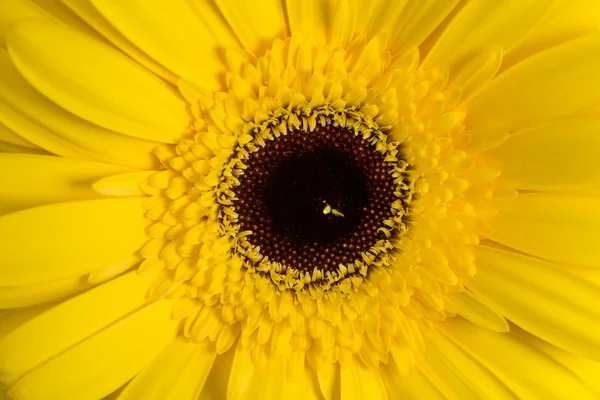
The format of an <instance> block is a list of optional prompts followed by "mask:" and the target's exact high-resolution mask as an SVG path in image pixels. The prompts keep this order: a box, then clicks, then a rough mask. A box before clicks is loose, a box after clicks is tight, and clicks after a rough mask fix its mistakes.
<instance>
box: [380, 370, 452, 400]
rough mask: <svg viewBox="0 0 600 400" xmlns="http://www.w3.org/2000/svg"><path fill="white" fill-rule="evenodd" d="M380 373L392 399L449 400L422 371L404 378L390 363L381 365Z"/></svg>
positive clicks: (416, 371)
mask: <svg viewBox="0 0 600 400" xmlns="http://www.w3.org/2000/svg"><path fill="white" fill-rule="evenodd" d="M379 373H380V375H381V377H382V379H383V384H384V385H385V388H386V390H387V393H388V394H389V398H390V399H394V400H395V399H402V400H423V399H427V400H448V397H447V396H446V395H445V394H443V393H442V392H440V390H439V389H438V388H437V387H436V386H435V385H434V384H433V383H432V382H431V380H430V379H428V377H427V376H426V375H425V374H424V373H423V371H422V370H421V369H416V370H415V371H414V373H412V374H411V375H410V376H404V375H403V374H402V373H401V372H400V370H399V369H398V368H397V367H396V365H395V364H394V363H388V365H381V367H380V368H379Z"/></svg>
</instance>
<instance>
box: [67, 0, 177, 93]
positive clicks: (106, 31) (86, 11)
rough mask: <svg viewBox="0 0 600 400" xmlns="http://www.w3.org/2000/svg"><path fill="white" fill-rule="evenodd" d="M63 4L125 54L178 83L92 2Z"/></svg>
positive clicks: (80, 0)
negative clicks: (110, 21)
mask: <svg viewBox="0 0 600 400" xmlns="http://www.w3.org/2000/svg"><path fill="white" fill-rule="evenodd" d="M63 3H64V4H65V5H66V6H68V7H69V8H70V9H71V10H72V11H73V12H74V13H76V14H77V15H78V16H79V17H81V18H82V19H83V20H84V21H85V22H87V23H88V24H89V25H90V26H92V27H93V28H94V29H95V30H97V31H98V32H99V33H100V34H101V35H102V36H104V37H105V38H106V39H107V40H109V41H110V42H111V43H112V44H114V45H115V46H116V47H117V48H119V49H121V50H122V51H123V52H124V53H125V54H127V55H129V56H130V57H131V58H133V59H134V60H135V61H137V62H138V63H140V64H141V65H143V66H144V67H146V68H148V69H149V70H150V71H152V72H153V73H155V74H156V75H158V76H159V77H161V78H163V79H164V80H166V81H169V82H171V83H176V81H177V77H176V76H175V75H174V74H173V73H172V72H170V71H169V70H167V69H166V68H164V67H163V66H162V65H160V64H158V63H157V62H156V61H155V60H153V59H152V58H150V57H148V55H146V54H145V53H144V52H142V51H141V50H140V49H139V48H137V47H136V46H134V45H133V44H132V43H131V42H130V41H128V40H127V39H126V38H125V37H123V35H121V34H120V33H119V31H117V30H116V29H115V28H114V27H113V26H112V25H111V24H110V23H108V22H107V21H106V19H104V17H103V16H102V15H101V14H100V13H99V12H98V10H96V9H95V8H94V6H93V5H92V3H91V1H90V0H63Z"/></svg>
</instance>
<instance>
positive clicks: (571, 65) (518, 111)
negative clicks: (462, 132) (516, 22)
mask: <svg viewBox="0 0 600 400" xmlns="http://www.w3.org/2000/svg"><path fill="white" fill-rule="evenodd" d="M477 3H478V4H479V2H477ZM533 3H535V4H537V2H532V4H533ZM599 69H600V35H592V36H588V37H585V38H581V39H577V40H573V41H571V42H568V43H565V44H562V45H560V46H556V47H553V48H551V49H549V50H546V51H544V52H541V53H539V54H537V55H535V56H532V57H530V58H528V59H526V60H525V61H523V62H520V63H519V64H517V65H515V66H514V67H512V68H510V69H509V70H507V71H506V72H504V73H503V74H501V75H499V76H498V77H497V78H496V79H494V80H492V82H490V84H489V85H487V87H486V88H485V89H484V90H482V91H481V92H479V94H477V95H476V96H475V97H474V98H473V99H472V100H471V102H470V103H469V104H468V105H467V107H468V112H467V118H466V120H465V126H467V127H468V128H469V129H486V128H497V129H508V130H511V131H512V130H518V129H525V128H529V127H532V126H536V125H540V124H542V123H544V122H547V121H550V120H556V119H558V118H560V117H564V116H567V115H570V114H573V113H575V112H578V111H582V110H586V109H588V108H592V107H595V106H598V105H600V90H597V88H599V87H600V75H599V74H598V73H597V71H598V70H599Z"/></svg>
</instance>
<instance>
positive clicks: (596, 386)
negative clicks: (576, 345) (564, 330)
mask: <svg viewBox="0 0 600 400" xmlns="http://www.w3.org/2000/svg"><path fill="white" fill-rule="evenodd" d="M511 332H513V334H514V335H515V336H516V337H518V338H519V340H521V341H522V342H524V343H526V344H527V345H529V346H531V347H534V348H536V349H538V350H539V351H541V352H543V353H544V354H547V355H548V356H549V357H551V358H552V359H554V360H556V361H557V362H558V363H560V364H561V365H563V366H564V367H565V368H567V369H568V370H569V371H571V372H572V373H574V374H575V375H577V376H578V377H579V379H581V380H582V381H583V382H584V383H585V384H586V385H587V386H588V387H589V388H590V389H592V390H593V391H594V393H596V394H597V395H600V380H598V376H600V362H598V361H593V360H590V359H587V358H584V357H579V356H577V355H575V354H573V353H571V352H569V351H565V350H562V349H559V348H558V347H555V346H552V345H551V344H549V343H546V342H544V341H543V340H540V339H539V338H538V337H536V336H534V335H532V334H530V333H528V332H526V331H524V330H522V329H520V328H519V327H516V326H513V327H511Z"/></svg>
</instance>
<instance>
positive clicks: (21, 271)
mask: <svg viewBox="0 0 600 400" xmlns="http://www.w3.org/2000/svg"><path fill="white" fill-rule="evenodd" d="M143 202H144V199H143V198H127V199H106V200H86V201H77V202H72V203H59V204H52V205H46V206H41V207H36V208H30V209H27V210H23V211H17V212H15V213H12V214H7V215H3V216H0V237H2V238H3V248H2V251H0V282H2V284H3V285H27V284H32V283H41V282H45V281H53V280H60V279H62V278H68V277H74V276H80V275H83V274H85V273H87V272H90V271H94V270H97V269H100V268H102V267H105V266H107V265H109V264H111V263H114V262H115V261H118V260H121V259H123V258H125V257H126V256H129V255H131V254H132V253H133V252H135V251H137V250H138V249H139V248H140V247H141V246H142V245H143V244H144V242H145V241H146V240H147V239H146V234H145V232H144V229H145V227H146V225H147V221H146V220H145V218H144V217H143V211H144V209H143Z"/></svg>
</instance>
